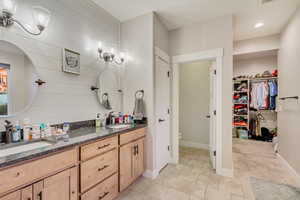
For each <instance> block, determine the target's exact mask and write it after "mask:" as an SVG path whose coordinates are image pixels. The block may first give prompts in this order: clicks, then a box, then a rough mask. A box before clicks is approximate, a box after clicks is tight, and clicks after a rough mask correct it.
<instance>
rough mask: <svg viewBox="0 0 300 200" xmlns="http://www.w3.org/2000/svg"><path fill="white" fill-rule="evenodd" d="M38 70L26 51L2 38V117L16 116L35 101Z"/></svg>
mask: <svg viewBox="0 0 300 200" xmlns="http://www.w3.org/2000/svg"><path fill="white" fill-rule="evenodd" d="M37 79H38V75H37V72H36V70H35V68H34V66H33V63H32V62H31V60H30V58H29V57H28V56H27V55H26V53H25V52H24V51H23V50H21V49H20V48H18V47H17V46H16V45H14V44H11V43H9V42H6V41H2V40H0V117H9V116H14V115H16V114H18V113H20V112H22V111H24V110H25V109H26V108H28V107H29V106H30V105H31V103H32V102H33V99H34V97H35V96H36V93H37V90H38V85H37V84H36V83H35V81H36V80H37Z"/></svg>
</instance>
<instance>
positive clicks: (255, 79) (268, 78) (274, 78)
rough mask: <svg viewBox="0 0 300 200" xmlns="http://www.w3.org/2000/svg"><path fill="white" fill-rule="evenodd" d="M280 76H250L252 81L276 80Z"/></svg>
mask: <svg viewBox="0 0 300 200" xmlns="http://www.w3.org/2000/svg"><path fill="white" fill-rule="evenodd" d="M276 79H278V77H265V78H250V79H249V80H250V81H253V82H254V81H268V80H276Z"/></svg>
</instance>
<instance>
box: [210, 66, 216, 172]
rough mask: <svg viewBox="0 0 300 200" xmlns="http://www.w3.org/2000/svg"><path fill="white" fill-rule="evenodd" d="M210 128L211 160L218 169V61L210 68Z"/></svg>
mask: <svg viewBox="0 0 300 200" xmlns="http://www.w3.org/2000/svg"><path fill="white" fill-rule="evenodd" d="M209 107H210V108H209V112H210V129H209V151H210V160H211V163H212V166H213V168H214V169H216V63H215V62H213V63H212V66H211V68H210V106H209Z"/></svg>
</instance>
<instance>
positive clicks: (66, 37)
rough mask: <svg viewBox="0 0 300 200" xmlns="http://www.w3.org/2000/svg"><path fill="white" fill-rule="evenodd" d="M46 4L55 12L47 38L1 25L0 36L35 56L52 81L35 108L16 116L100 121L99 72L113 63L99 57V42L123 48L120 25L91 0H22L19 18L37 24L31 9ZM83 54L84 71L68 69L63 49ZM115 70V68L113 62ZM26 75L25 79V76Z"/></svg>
mask: <svg viewBox="0 0 300 200" xmlns="http://www.w3.org/2000/svg"><path fill="white" fill-rule="evenodd" d="M33 5H41V6H43V7H45V8H47V9H49V10H50V11H51V12H52V17H51V21H50V24H49V26H48V27H47V29H46V30H45V31H44V33H43V34H42V35H41V36H31V35H29V34H27V33H25V32H24V31H22V30H21V29H20V28H19V27H17V26H12V27H10V28H9V29H5V28H0V40H5V41H8V42H11V43H13V44H15V45H17V46H18V47H19V48H21V49H22V50H23V51H24V52H25V53H26V54H27V55H28V56H29V57H30V58H31V60H32V62H33V64H34V65H35V67H36V70H37V73H38V74H39V77H40V78H41V79H42V80H45V81H46V82H47V83H46V84H45V85H43V86H41V87H40V88H39V92H38V94H37V96H36V98H35V99H34V101H33V104H32V106H31V107H30V108H29V109H28V110H26V111H25V112H22V113H20V114H18V115H17V116H14V117H10V118H1V119H0V122H1V126H0V127H1V130H3V123H4V120H5V119H9V120H12V121H16V120H21V121H23V119H24V118H30V119H31V121H32V122H33V123H40V122H50V123H61V122H64V121H79V120H87V119H94V118H95V115H96V113H98V112H100V113H104V112H107V111H105V110H104V109H103V108H102V107H101V106H100V105H99V103H98V101H97V98H96V95H95V92H92V91H91V90H90V86H91V85H95V84H96V79H97V76H98V75H99V73H100V72H101V71H102V70H103V69H104V68H105V67H107V66H106V65H105V64H104V63H103V62H101V61H99V60H98V59H97V44H98V41H102V42H103V43H104V45H107V46H111V47H114V48H116V49H117V48H118V47H119V24H120V22H119V21H118V20H117V19H115V18H114V17H112V16H111V15H110V14H109V13H107V12H106V11H105V10H103V9H102V8H100V7H98V6H97V5H96V4H95V3H93V2H92V1H91V0H84V1H83V0H51V1H49V0H19V1H18V8H17V14H16V18H17V19H20V21H22V22H26V23H27V24H29V25H30V24H32V23H33V20H32V13H31V7H32V6H33ZM63 48H69V49H72V50H75V51H77V52H79V53H80V54H81V75H80V76H77V75H72V74H68V73H63V72H62V49H63ZM108 67H110V69H112V67H111V66H108ZM20 78H22V77H20Z"/></svg>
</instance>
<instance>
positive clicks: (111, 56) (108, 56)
mask: <svg viewBox="0 0 300 200" xmlns="http://www.w3.org/2000/svg"><path fill="white" fill-rule="evenodd" d="M98 54H99V58H100V59H102V60H104V61H105V62H114V63H116V64H118V65H121V64H122V63H124V61H125V54H124V53H123V52H121V53H120V57H116V55H115V52H114V49H113V48H111V50H110V52H104V51H103V48H102V43H101V42H99V43H98Z"/></svg>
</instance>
